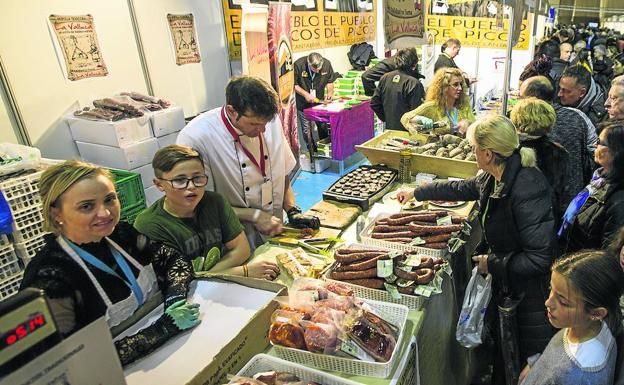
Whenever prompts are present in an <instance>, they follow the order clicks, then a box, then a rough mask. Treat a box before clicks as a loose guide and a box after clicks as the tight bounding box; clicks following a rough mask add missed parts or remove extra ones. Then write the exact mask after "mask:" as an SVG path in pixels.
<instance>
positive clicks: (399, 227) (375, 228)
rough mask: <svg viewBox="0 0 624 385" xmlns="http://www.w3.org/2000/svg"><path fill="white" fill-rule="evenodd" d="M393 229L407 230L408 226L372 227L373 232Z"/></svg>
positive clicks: (387, 231)
mask: <svg viewBox="0 0 624 385" xmlns="http://www.w3.org/2000/svg"><path fill="white" fill-rule="evenodd" d="M395 231H409V226H407V225H404V226H389V225H375V226H374V227H373V233H393V232H395Z"/></svg>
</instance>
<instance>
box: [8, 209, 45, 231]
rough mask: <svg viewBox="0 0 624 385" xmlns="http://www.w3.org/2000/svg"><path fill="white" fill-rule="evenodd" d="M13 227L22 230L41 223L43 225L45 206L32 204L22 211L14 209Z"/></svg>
mask: <svg viewBox="0 0 624 385" xmlns="http://www.w3.org/2000/svg"><path fill="white" fill-rule="evenodd" d="M12 214H13V228H14V229H15V230H21V229H24V228H26V227H29V226H33V225H36V224H39V225H40V226H43V208H42V207H41V205H40V204H39V205H36V206H30V207H28V208H26V209H24V210H21V211H13V212H12Z"/></svg>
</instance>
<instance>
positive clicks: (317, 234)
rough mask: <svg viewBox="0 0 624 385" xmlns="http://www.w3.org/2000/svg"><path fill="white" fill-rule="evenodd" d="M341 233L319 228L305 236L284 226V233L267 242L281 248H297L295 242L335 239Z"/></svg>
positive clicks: (335, 230) (336, 230) (299, 230)
mask: <svg viewBox="0 0 624 385" xmlns="http://www.w3.org/2000/svg"><path fill="white" fill-rule="evenodd" d="M341 233H342V230H339V229H330V228H328V227H323V226H321V228H319V229H318V230H314V231H313V232H312V235H311V236H305V235H303V234H302V233H301V229H294V228H292V227H288V226H284V232H283V233H282V234H279V235H276V236H274V237H272V238H269V242H271V243H273V244H276V245H282V246H299V245H298V243H297V242H299V241H300V240H304V239H309V238H336V237H338V236H340V234H341ZM321 246H322V245H321Z"/></svg>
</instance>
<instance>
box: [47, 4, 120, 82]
mask: <svg viewBox="0 0 624 385" xmlns="http://www.w3.org/2000/svg"><path fill="white" fill-rule="evenodd" d="M49 20H50V23H51V24H52V28H53V29H54V33H55V34H56V38H57V42H58V46H59V47H60V50H61V51H62V52H63V57H64V58H65V69H66V72H67V78H68V79H69V80H80V79H86V78H92V77H98V76H106V75H108V69H107V68H106V64H105V63H104V58H103V57H102V52H101V50H100V44H99V42H98V39H97V34H96V33H95V25H94V23H93V16H91V15H77V16H61V15H50V16H49Z"/></svg>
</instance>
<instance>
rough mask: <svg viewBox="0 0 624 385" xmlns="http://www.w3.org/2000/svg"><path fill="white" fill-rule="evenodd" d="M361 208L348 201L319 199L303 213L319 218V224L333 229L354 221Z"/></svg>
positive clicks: (346, 225)
mask: <svg viewBox="0 0 624 385" xmlns="http://www.w3.org/2000/svg"><path fill="white" fill-rule="evenodd" d="M361 213H362V210H361V209H360V208H359V207H358V206H356V205H350V204H348V203H340V202H330V201H320V202H318V203H317V204H315V205H314V206H312V208H311V209H310V210H308V211H306V213H305V215H314V216H315V217H318V218H319V219H320V220H321V225H322V226H326V227H333V228H335V229H344V228H346V227H348V226H349V225H350V224H351V223H353V222H355V220H356V219H357V217H358V215H360V214H361Z"/></svg>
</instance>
